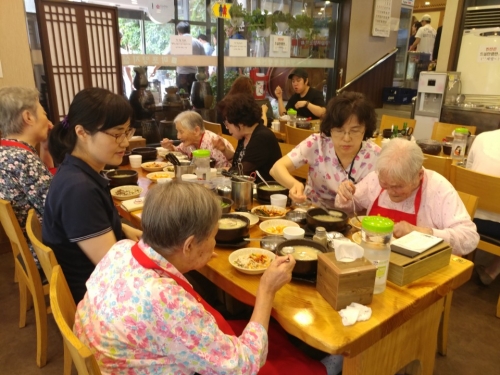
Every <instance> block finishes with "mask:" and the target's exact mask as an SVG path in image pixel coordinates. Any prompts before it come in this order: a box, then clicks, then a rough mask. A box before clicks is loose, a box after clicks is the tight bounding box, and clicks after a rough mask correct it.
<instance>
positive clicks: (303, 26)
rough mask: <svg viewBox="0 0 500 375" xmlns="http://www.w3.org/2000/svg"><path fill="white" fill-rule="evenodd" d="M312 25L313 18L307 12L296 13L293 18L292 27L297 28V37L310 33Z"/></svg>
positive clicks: (303, 36)
mask: <svg viewBox="0 0 500 375" xmlns="http://www.w3.org/2000/svg"><path fill="white" fill-rule="evenodd" d="M313 27H314V20H313V18H312V17H310V16H308V15H307V14H297V15H296V16H295V20H294V28H295V30H297V36H298V37H299V38H305V37H306V36H307V35H310V33H311V30H312V28H313Z"/></svg>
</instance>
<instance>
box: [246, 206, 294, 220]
mask: <svg viewBox="0 0 500 375" xmlns="http://www.w3.org/2000/svg"><path fill="white" fill-rule="evenodd" d="M256 210H264V211H268V212H269V213H273V214H275V216H263V215H260V214H258V213H257V212H255V211H256ZM252 214H254V215H257V216H258V217H259V219H260V220H262V221H264V220H272V219H283V218H284V217H285V215H286V208H283V207H278V206H271V205H263V206H257V207H254V208H252Z"/></svg>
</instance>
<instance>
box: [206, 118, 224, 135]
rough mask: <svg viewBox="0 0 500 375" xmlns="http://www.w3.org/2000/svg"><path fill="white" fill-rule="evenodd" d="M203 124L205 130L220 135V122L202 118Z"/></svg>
mask: <svg viewBox="0 0 500 375" xmlns="http://www.w3.org/2000/svg"><path fill="white" fill-rule="evenodd" d="M203 126H204V127H205V129H206V130H210V131H211V132H214V133H215V134H217V135H222V126H221V125H220V124H217V123H216V122H210V121H205V120H203Z"/></svg>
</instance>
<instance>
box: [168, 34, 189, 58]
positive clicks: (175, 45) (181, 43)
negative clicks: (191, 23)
mask: <svg viewBox="0 0 500 375" xmlns="http://www.w3.org/2000/svg"><path fill="white" fill-rule="evenodd" d="M192 39H193V37H192V36H191V35H172V36H171V37H170V53H171V54H172V55H192V54H193V44H192Z"/></svg>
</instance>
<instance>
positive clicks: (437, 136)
mask: <svg viewBox="0 0 500 375" xmlns="http://www.w3.org/2000/svg"><path fill="white" fill-rule="evenodd" d="M456 128H466V129H468V130H469V131H470V133H471V134H476V127H475V126H473V125H457V124H447V123H445V122H435V123H434V127H433V128H432V135H431V139H434V140H435V141H439V142H441V141H442V140H443V139H444V138H446V136H447V135H451V133H452V132H453V130H455V129H456Z"/></svg>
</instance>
